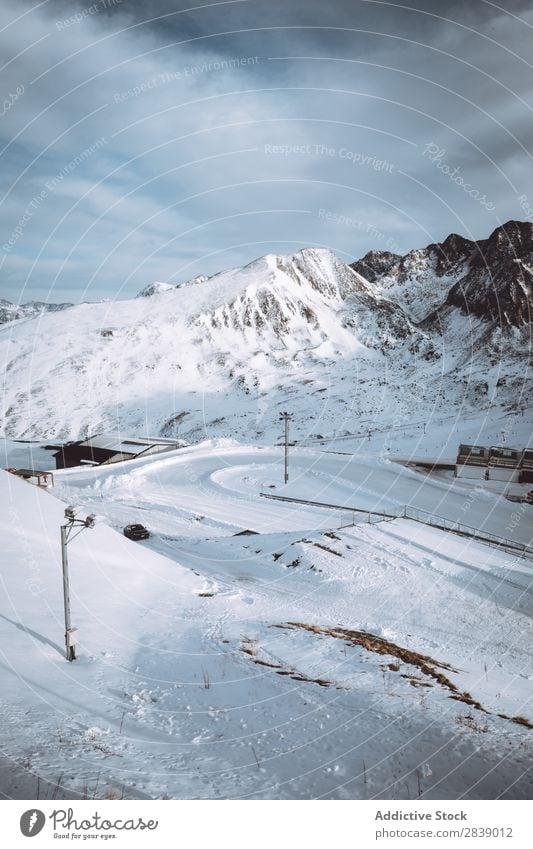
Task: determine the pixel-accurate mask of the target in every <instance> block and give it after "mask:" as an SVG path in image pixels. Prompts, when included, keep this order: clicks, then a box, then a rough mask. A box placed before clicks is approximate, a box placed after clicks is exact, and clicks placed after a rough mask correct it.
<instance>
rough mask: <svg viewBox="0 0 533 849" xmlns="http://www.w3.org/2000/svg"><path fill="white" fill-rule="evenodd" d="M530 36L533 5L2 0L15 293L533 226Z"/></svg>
mask: <svg viewBox="0 0 533 849" xmlns="http://www.w3.org/2000/svg"><path fill="white" fill-rule="evenodd" d="M532 40H533V6H532V4H531V3H530V2H529V0H528V1H527V2H522V0H508V2H502V3H501V4H497V3H492V2H485V0H470V2H469V3H464V2H463V1H461V2H449V3H446V2H436V0H414V2H409V0H406V2H405V3H404V4H401V3H398V2H384V0H328V2H323V0H221V1H220V0H219V2H210V3H201V2H199V0H188V2H184V0H151V1H149V2H144V0H143V2H141V0H121V2H120V1H119V0H94V2H91V0H86V2H85V3H83V4H78V3H73V2H71V0H69V2H66V0H65V2H63V0H44V2H37V3H36V2H32V3H28V2H26V0H20V2H18V3H17V4H14V3H13V2H11V0H9V2H8V0H0V80H1V92H2V94H1V102H0V165H1V167H0V180H1V186H0V215H1V236H0V280H1V281H2V293H1V296H2V297H5V298H7V299H9V300H12V301H14V302H16V303H19V302H26V301H28V300H44V301H50V302H63V301H71V302H74V303H78V302H80V301H84V300H91V301H93V300H100V299H104V298H127V297H133V296H134V295H135V294H137V292H139V291H140V290H141V289H142V288H143V287H144V286H146V285H147V284H149V283H151V282H153V281H166V282H180V281H184V280H188V279H190V278H192V277H195V276H197V275H200V274H207V275H210V274H214V273H216V272H217V271H220V270H223V269H226V268H230V267H234V266H242V265H244V264H246V263H247V262H250V261H252V260H253V259H254V258H256V257H258V256H261V255H263V254H266V253H278V254H279V253H281V254H287V253H292V252H294V251H296V250H299V249H300V248H303V247H310V246H311V247H312V246H315V247H327V248H330V249H332V250H333V251H335V253H337V254H338V256H340V257H341V258H342V259H343V260H345V261H347V262H351V261H353V260H354V259H357V258H359V257H361V256H363V255H364V254H365V253H366V252H367V251H369V250H390V251H393V252H395V253H406V252H407V251H409V250H411V249H414V248H420V247H423V246H425V245H427V244H429V243H432V242H438V241H442V240H444V239H445V238H446V236H447V235H448V234H449V233H452V232H455V233H460V234H462V235H463V236H466V237H468V238H472V239H479V238H485V237H487V236H488V235H489V234H490V233H491V232H492V231H493V230H494V229H495V227H497V226H499V225H500V224H502V223H504V222H506V221H508V220H509V219H519V220H526V219H529V220H533V184H532V175H533V168H532V154H533V133H532V131H531V126H532V110H533V53H532V51H531V43H532Z"/></svg>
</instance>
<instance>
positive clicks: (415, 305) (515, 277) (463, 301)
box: [352, 221, 533, 327]
mask: <svg viewBox="0 0 533 849" xmlns="http://www.w3.org/2000/svg"><path fill="white" fill-rule="evenodd" d="M352 268H353V269H354V270H355V271H357V272H358V273H359V274H361V275H362V276H363V277H366V279H367V280H370V281H371V282H372V283H374V284H375V285H376V286H378V287H379V289H380V290H381V291H382V292H383V294H385V295H386V296H387V297H389V298H391V300H393V301H395V302H396V303H398V304H400V305H401V306H402V307H403V308H404V309H405V310H406V312H407V313H408V314H409V315H410V316H411V318H412V319H413V320H414V321H421V320H422V319H424V318H426V317H428V316H430V315H433V317H434V318H435V317H436V316H435V312H436V311H437V310H438V309H439V308H441V307H444V308H445V307H458V308H459V309H460V310H461V311H462V312H463V313H464V314H468V315H475V316H477V317H479V318H481V319H483V320H493V321H497V322H498V323H499V324H501V325H503V326H506V325H507V326H510V327H520V326H523V325H525V324H529V323H530V322H531V315H532V314H531V299H532V284H533V224H531V223H530V222H521V221H509V222H508V223H507V224H504V225H503V226H502V227H498V228H497V229H496V230H495V231H494V232H493V233H492V234H491V236H490V237H489V238H488V239H481V240H480V241H477V242H474V241H470V240H469V239H464V238H463V237H462V236H458V235H457V234H456V233H453V234H452V235H451V236H448V238H447V239H446V240H445V241H444V242H442V243H440V244H431V245H428V246H427V247H426V248H423V249H420V250H414V251H410V252H409V253H408V254H406V255H405V256H398V255H397V254H393V253H390V252H388V251H371V252H370V253H368V254H366V256H364V257H363V258H362V259H360V260H358V261H357V262H354V263H353V265H352Z"/></svg>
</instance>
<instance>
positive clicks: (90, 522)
mask: <svg viewBox="0 0 533 849" xmlns="http://www.w3.org/2000/svg"><path fill="white" fill-rule="evenodd" d="M78 513H79V508H78V507H74V506H72V505H71V506H70V507H67V508H66V509H65V519H66V520H67V522H66V524H65V525H61V565H62V569H63V609H64V612H65V651H66V657H67V660H68V661H72V660H76V634H77V631H78V629H77V628H73V627H72V623H71V620H70V587H69V576H68V553H67V545H68V544H69V542H71V541H72V540H73V539H74V538H75V537H77V536H79V534H81V532H82V531H83V530H84V529H85V528H94V526H95V524H96V523H97V521H98V520H99V517H97V516H95V515H94V513H91V514H90V515H89V516H87V518H86V519H77V518H76V516H77V514H78ZM75 527H77V528H79V530H78V533H77V534H74V536H72V531H73V529H74V528H75Z"/></svg>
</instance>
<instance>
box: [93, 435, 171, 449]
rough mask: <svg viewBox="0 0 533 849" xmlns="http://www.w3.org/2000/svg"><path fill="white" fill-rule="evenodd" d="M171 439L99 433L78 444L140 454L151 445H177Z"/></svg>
mask: <svg viewBox="0 0 533 849" xmlns="http://www.w3.org/2000/svg"><path fill="white" fill-rule="evenodd" d="M177 444H178V443H177V442H176V440H173V439H158V438H153V439H148V438H146V437H123V436H121V435H120V434H116V433H115V434H105V433H100V434H96V435H95V436H91V437H89V438H88V439H84V440H82V442H80V445H86V446H87V447H88V448H101V449H104V450H106V451H116V452H117V453H119V452H120V453H123V454H141V452H143V451H146V449H147V448H150V447H151V446H153V445H165V446H167V445H168V446H171V445H177Z"/></svg>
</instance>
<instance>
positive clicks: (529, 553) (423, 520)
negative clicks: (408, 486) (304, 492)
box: [260, 492, 533, 560]
mask: <svg viewBox="0 0 533 849" xmlns="http://www.w3.org/2000/svg"><path fill="white" fill-rule="evenodd" d="M260 495H261V498H270V499H272V500H273V501H287V502H291V503H293V504H305V505H306V506H308V507H320V508H322V509H326V510H342V511H343V512H344V513H352V514H353V516H354V518H355V514H356V513H357V514H359V515H363V516H367V522H368V523H370V524H373V523H372V521H371V517H374V516H375V517H377V519H376V521H377V522H383V521H387V520H389V521H390V520H392V519H410V520H411V521H413V522H419V523H420V524H423V525H429V526H430V527H432V528H438V529H439V530H442V531H450V532H451V533H454V534H458V535H460V536H464V537H469V538H470V539H474V540H476V541H477V542H481V543H484V544H485V545H490V546H492V547H493V548H498V549H502V550H504V551H507V552H508V553H512V554H516V555H518V556H520V557H527V558H528V559H530V560H533V548H532V547H531V546H529V545H526V544H525V543H522V542H517V541H515V540H511V539H507V537H502V536H498V534H491V533H490V532H489V531H480V530H479V529H478V528H472V527H471V526H470V525H464V524H463V523H462V522H454V521H453V520H451V519H446V518H445V517H444V516H439V515H437V514H436V513H430V512H428V511H427V510H420V509H419V508H417V507H411V506H410V505H408V504H405V505H404V506H403V507H400V508H398V510H397V511H394V512H390V513H385V512H382V511H379V510H364V509H363V508H362V507H350V506H349V505H347V504H344V505H341V504H329V503H327V502H324V501H310V500H308V499H306V498H293V497H291V496H288V495H272V494H270V493H266V492H261V493H260ZM363 521H364V520H363ZM352 524H356V523H355V520H354V521H353V522H352Z"/></svg>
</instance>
